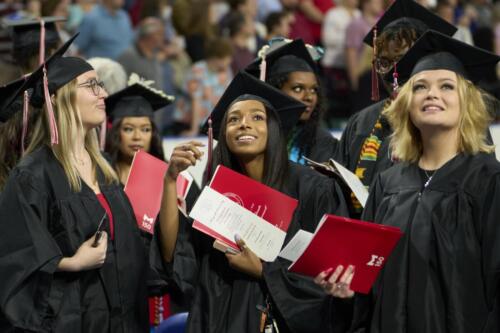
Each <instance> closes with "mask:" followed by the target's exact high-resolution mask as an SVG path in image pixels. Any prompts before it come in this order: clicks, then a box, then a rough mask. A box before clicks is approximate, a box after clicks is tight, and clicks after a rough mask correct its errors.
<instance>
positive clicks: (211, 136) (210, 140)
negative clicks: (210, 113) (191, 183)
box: [206, 117, 214, 184]
mask: <svg viewBox="0 0 500 333" xmlns="http://www.w3.org/2000/svg"><path fill="white" fill-rule="evenodd" d="M213 146H214V132H213V128H212V118H211V117H209V118H208V154H207V174H206V176H207V179H206V184H208V182H209V180H210V179H211V178H212V159H213V156H212V153H213Z"/></svg>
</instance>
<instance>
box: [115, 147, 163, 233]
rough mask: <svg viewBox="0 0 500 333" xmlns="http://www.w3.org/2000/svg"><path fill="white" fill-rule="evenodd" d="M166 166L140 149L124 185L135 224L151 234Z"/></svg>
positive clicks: (159, 201)
mask: <svg viewBox="0 0 500 333" xmlns="http://www.w3.org/2000/svg"><path fill="white" fill-rule="evenodd" d="M167 167H168V165H167V163H165V161H162V160H160V159H158V158H156V157H154V156H152V155H150V154H148V153H146V152H144V151H141V150H140V151H138V152H137V153H136V154H135V156H134V160H133V161H132V166H131V168H130V173H129V175H128V179H127V184H126V185H125V193H126V194H127V196H128V199H129V200H130V204H131V205H132V208H133V209H134V213H135V218H136V219H137V225H138V226H139V228H140V229H141V230H144V231H146V232H149V233H151V234H153V232H154V225H155V223H156V217H157V216H158V213H159V212H160V206H161V198H162V195H163V178H164V177H165V172H166V171H167Z"/></svg>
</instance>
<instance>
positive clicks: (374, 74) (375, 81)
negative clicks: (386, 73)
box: [372, 26, 380, 102]
mask: <svg viewBox="0 0 500 333" xmlns="http://www.w3.org/2000/svg"><path fill="white" fill-rule="evenodd" d="M376 58H377V27H376V26H375V27H374V28H373V59H372V101H374V102H377V101H378V100H379V99H380V95H379V91H378V75H377V69H376V64H375V59H376Z"/></svg>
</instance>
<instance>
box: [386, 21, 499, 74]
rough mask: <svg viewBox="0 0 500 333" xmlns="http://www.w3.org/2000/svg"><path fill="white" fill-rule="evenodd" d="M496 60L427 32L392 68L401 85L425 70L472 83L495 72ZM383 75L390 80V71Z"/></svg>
mask: <svg viewBox="0 0 500 333" xmlns="http://www.w3.org/2000/svg"><path fill="white" fill-rule="evenodd" d="M499 60H500V57H499V56H497V55H496V54H493V53H491V52H488V51H486V50H483V49H481V48H478V47H474V46H471V45H469V44H466V43H463V42H461V41H459V40H456V39H454V38H451V37H448V36H446V35H444V34H442V33H440V32H437V31H432V30H429V31H427V32H426V33H425V34H424V35H423V36H422V37H420V38H419V39H418V40H417V42H416V43H415V44H413V46H412V47H411V48H410V50H408V52H407V53H406V54H405V55H404V56H403V58H401V60H399V62H398V63H397V64H396V69H397V72H398V78H399V79H400V81H403V82H406V81H407V80H408V79H409V78H411V77H412V76H413V75H415V74H417V73H419V72H422V71H425V70H436V69H446V70H450V71H453V72H455V73H457V74H460V75H462V76H463V77H465V78H466V79H468V80H470V81H472V82H474V83H476V82H479V81H481V79H483V78H485V77H487V76H488V74H489V73H491V72H492V71H495V66H496V64H497V62H498V61H499ZM387 75H388V76H389V75H390V76H391V77H392V71H391V72H389V73H388V74H387Z"/></svg>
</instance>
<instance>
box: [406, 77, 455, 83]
mask: <svg viewBox="0 0 500 333" xmlns="http://www.w3.org/2000/svg"><path fill="white" fill-rule="evenodd" d="M437 81H438V82H443V81H451V82H453V83H456V82H457V81H456V80H453V79H452V78H440V79H437ZM417 82H426V83H428V82H429V80H427V79H424V78H422V79H418V80H416V81H415V83H417Z"/></svg>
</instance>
